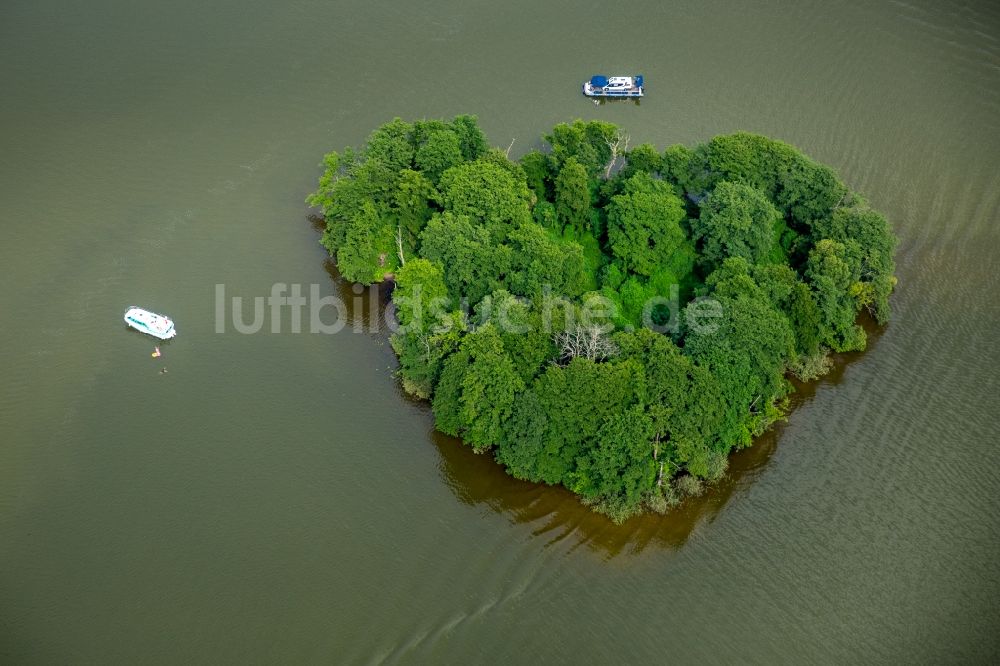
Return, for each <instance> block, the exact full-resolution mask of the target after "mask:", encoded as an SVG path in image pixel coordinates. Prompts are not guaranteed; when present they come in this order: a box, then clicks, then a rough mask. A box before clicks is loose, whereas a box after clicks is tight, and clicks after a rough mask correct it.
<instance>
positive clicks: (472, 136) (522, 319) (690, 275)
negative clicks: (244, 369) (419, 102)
mask: <svg viewBox="0 0 1000 666" xmlns="http://www.w3.org/2000/svg"><path fill="white" fill-rule="evenodd" d="M625 136H626V135H624V134H622V133H621V131H620V130H619V129H618V128H617V127H615V126H614V125H612V124H610V123H605V122H599V121H591V122H584V121H580V120H577V121H575V122H573V123H568V124H566V123H563V124H560V125H557V126H556V127H555V128H554V129H553V131H552V133H551V134H549V135H547V136H546V137H545V143H546V146H545V150H542V151H532V152H529V153H528V154H526V155H524V156H523V157H522V158H521V159H520V161H519V162H514V161H511V160H510V159H509V158H508V157H507V155H506V154H505V153H504V152H503V151H500V150H497V149H492V148H489V147H488V144H487V142H486V139H485V137H484V136H483V134H482V132H481V131H480V129H479V127H478V125H477V124H476V120H475V118H474V117H472V116H458V117H456V118H455V119H454V120H452V121H451V122H443V121H437V120H432V121H416V122H413V123H407V122H404V121H402V120H399V119H396V120H394V121H392V122H390V123H386V124H385V125H383V126H382V127H380V128H378V129H377V130H375V132H373V133H372V135H371V136H370V137H369V138H368V141H367V144H366V146H365V147H364V148H363V149H362V150H359V151H354V150H351V149H347V150H345V151H344V152H343V153H330V154H329V155H327V156H326V158H325V161H324V164H325V167H326V168H325V172H324V174H323V176H322V178H321V179H320V183H319V188H318V189H317V191H316V192H315V193H314V194H312V195H311V196H310V197H309V203H310V204H312V205H314V206H319V207H321V208H322V209H323V214H324V216H325V219H326V225H327V226H326V232H325V234H324V236H323V239H322V243H323V245H324V246H325V247H326V248H327V249H328V250H329V252H330V254H331V255H332V256H333V257H335V259H336V261H337V265H338V268H339V269H340V271H341V273H342V275H343V276H344V277H345V278H347V279H348V280H352V281H356V282H360V283H363V284H371V283H373V282H378V281H381V280H383V279H387V278H390V277H392V278H394V279H395V282H396V288H395V291H394V292H393V302H394V305H395V307H396V311H397V317H398V320H399V323H400V324H401V327H400V329H399V330H398V331H397V332H396V333H394V334H393V336H392V345H393V348H394V350H395V351H396V353H397V355H398V357H399V361H400V370H399V375H400V378H401V380H402V382H403V386H404V388H405V389H406V390H407V391H408V392H409V393H411V394H413V395H415V396H418V397H421V398H424V399H426V400H429V401H431V404H432V407H433V411H434V417H435V421H436V425H437V427H438V429H439V430H441V431H442V432H445V433H447V434H450V435H454V436H457V437H461V438H462V439H463V440H464V441H465V442H466V443H467V444H469V445H470V446H472V447H473V448H475V449H476V450H477V451H491V452H493V454H494V455H495V457H496V459H497V460H498V461H499V462H500V463H502V464H503V465H505V466H506V468H507V470H508V472H509V473H510V474H512V475H513V476H515V477H517V478H520V479H526V480H530V481H535V482H544V483H547V484H560V485H563V486H565V487H567V488H569V489H570V490H572V491H573V492H575V493H577V494H578V495H579V496H580V497H581V498H582V499H583V501H585V502H586V503H588V504H590V505H592V506H593V507H595V508H596V509H597V510H599V511H602V512H604V513H606V514H608V515H609V516H611V517H612V518H613V519H614V520H616V521H620V520H624V519H625V518H627V517H628V516H630V515H633V514H635V513H637V512H640V511H642V510H644V509H653V510H657V511H664V510H667V509H669V508H670V507H671V506H674V505H675V504H676V503H677V502H678V501H679V500H680V498H681V497H682V496H684V495H685V494H695V493H697V492H700V490H701V487H702V482H703V481H708V482H711V481H714V480H717V479H718V478H720V477H721V476H722V475H723V474H725V471H726V467H727V460H728V455H729V453H730V452H731V451H732V450H734V449H736V448H741V447H745V446H749V445H750V444H751V443H752V441H753V438H754V437H756V436H758V435H760V434H761V433H762V432H764V430H765V429H767V428H768V427H769V426H770V425H771V424H773V423H774V422H775V421H776V420H778V419H779V418H781V417H782V414H783V411H784V409H785V404H786V401H787V400H786V398H787V395H788V394H789V393H790V392H791V390H792V385H791V383H790V382H789V381H788V379H787V376H788V375H794V376H797V377H799V378H800V379H806V380H808V379H813V378H815V377H817V376H819V375H820V374H822V373H823V372H825V371H826V370H827V369H828V368H829V360H828V356H829V353H830V352H831V351H834V352H841V351H854V350H861V349H864V347H865V343H866V336H865V332H864V330H863V329H862V328H861V326H860V325H859V324H858V321H857V320H858V317H859V314H860V313H862V312H867V313H870V315H871V316H872V317H873V318H874V319H875V321H877V322H878V323H879V324H884V323H885V322H886V321H887V320H888V317H889V303H888V299H889V295H890V293H891V291H892V289H893V287H894V285H895V282H896V279H895V277H894V276H893V271H894V270H895V265H894V262H893V254H894V250H895V246H896V239H895V237H894V236H893V234H892V231H891V229H890V227H889V225H888V223H887V222H886V220H885V218H883V217H882V216H881V215H880V214H878V213H877V212H875V211H874V210H872V209H871V208H869V207H868V205H867V204H866V203H865V202H864V200H862V199H861V197H859V196H858V195H857V194H855V193H853V192H851V191H850V190H849V189H848V188H847V187H846V186H845V185H844V184H843V183H842V182H841V181H840V180H839V179H838V178H837V176H836V174H835V173H834V172H833V171H832V170H831V169H830V168H829V167H826V166H823V165H821V164H818V163H817V162H815V161H813V160H811V159H810V158H808V157H806V156H805V155H803V154H802V153H801V152H799V151H798V150H796V149H795V148H793V147H792V146H790V145H788V144H785V143H782V142H780V141H775V140H773V139H769V138H766V137H763V136H759V135H755V134H749V133H742V132H741V133H736V134H731V135H726V136H718V137H715V138H714V139H712V140H711V141H709V142H708V143H705V144H701V145H699V146H696V147H694V148H689V147H685V146H672V147H670V148H668V149H667V150H666V151H664V152H662V153H661V152H659V151H658V150H656V149H655V148H654V147H653V146H651V145H649V144H642V145H639V146H637V147H635V148H634V149H632V150H631V151H628V152H624V150H625V149H624V148H623V146H627V145H628V142H627V138H624V139H623V137H625ZM622 157H624V160H623V159H622ZM616 169H617V171H616Z"/></svg>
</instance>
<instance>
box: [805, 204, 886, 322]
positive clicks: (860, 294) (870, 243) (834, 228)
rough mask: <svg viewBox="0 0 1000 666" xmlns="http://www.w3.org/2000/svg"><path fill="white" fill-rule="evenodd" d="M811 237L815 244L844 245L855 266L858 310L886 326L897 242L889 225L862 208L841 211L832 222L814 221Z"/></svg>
mask: <svg viewBox="0 0 1000 666" xmlns="http://www.w3.org/2000/svg"><path fill="white" fill-rule="evenodd" d="M812 233H813V238H814V239H815V240H816V241H820V240H822V239H830V240H834V241H837V242H839V243H843V244H844V250H845V253H846V254H847V255H848V256H849V261H850V262H851V264H852V278H854V282H853V283H852V285H851V292H852V295H854V296H855V298H856V299H857V303H858V307H866V308H868V309H869V310H870V311H871V312H872V314H873V315H874V316H875V318H876V319H877V320H878V322H879V323H882V324H884V323H885V322H886V321H887V320H888V319H889V294H890V293H892V289H893V287H894V286H895V285H896V278H895V277H894V276H893V272H894V271H895V270H896V263H895V261H894V259H893V256H894V254H895V252H896V238H895V236H893V234H892V230H891V229H890V228H889V223H888V222H886V220H885V218H884V217H882V216H881V215H879V214H878V213H876V212H875V211H873V210H871V209H870V208H867V207H865V206H863V205H859V206H856V207H852V208H840V209H838V210H836V211H835V212H834V213H833V215H832V216H831V217H830V218H827V219H823V220H817V221H815V222H814V223H813V228H812ZM817 244H818V243H817Z"/></svg>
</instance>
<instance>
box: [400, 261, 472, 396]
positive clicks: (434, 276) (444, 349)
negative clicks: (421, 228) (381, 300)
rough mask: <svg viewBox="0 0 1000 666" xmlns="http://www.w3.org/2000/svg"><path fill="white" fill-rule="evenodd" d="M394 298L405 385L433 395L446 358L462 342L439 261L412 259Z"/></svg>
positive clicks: (402, 272)
mask: <svg viewBox="0 0 1000 666" xmlns="http://www.w3.org/2000/svg"><path fill="white" fill-rule="evenodd" d="M392 302H393V305H394V307H395V309H396V317H397V319H398V321H399V323H400V325H401V329H400V330H399V331H398V332H396V333H394V334H393V336H392V339H391V342H392V348H393V349H394V350H395V352H396V355H397V356H399V365H400V369H399V374H400V377H401V378H402V380H403V388H404V389H406V391H407V392H408V393H410V394H412V395H415V396H417V397H420V398H425V399H426V398H429V397H430V396H431V394H432V392H433V390H434V384H435V382H436V381H437V377H438V375H439V374H440V372H441V364H442V362H443V361H444V359H445V358H446V357H447V356H448V355H449V354H451V353H452V352H453V351H454V350H455V348H457V346H458V343H459V342H460V339H461V338H460V331H461V329H462V327H461V318H460V317H459V316H458V314H457V313H454V312H451V311H450V307H451V306H452V305H453V303H452V302H451V298H450V297H449V295H448V290H447V288H446V287H445V284H444V275H443V273H442V271H441V267H440V266H439V265H438V264H434V263H431V262H430V261H427V260H426V259H416V258H415V259H411V260H410V261H407V262H406V265H405V266H403V267H401V268H400V269H399V270H398V271H397V272H396V288H395V290H393V292H392Z"/></svg>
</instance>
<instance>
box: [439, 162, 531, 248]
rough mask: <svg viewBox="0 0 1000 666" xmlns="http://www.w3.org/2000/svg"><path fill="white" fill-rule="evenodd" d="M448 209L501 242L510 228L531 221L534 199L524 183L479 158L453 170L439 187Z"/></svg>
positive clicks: (447, 173) (443, 202) (509, 172)
mask: <svg viewBox="0 0 1000 666" xmlns="http://www.w3.org/2000/svg"><path fill="white" fill-rule="evenodd" d="M438 189H439V191H440V193H441V203H442V204H443V205H444V208H445V210H447V211H451V212H452V213H455V214H456V215H461V216H468V217H469V218H470V219H471V220H474V221H475V222H476V223H477V225H481V226H482V227H484V228H485V229H487V230H488V231H489V232H490V234H491V235H492V237H493V239H494V240H502V239H503V238H504V237H505V236H506V234H507V233H508V231H509V230H510V228H511V227H514V226H518V225H521V224H524V223H525V222H527V221H529V220H530V219H531V210H530V209H529V207H528V204H529V202H530V199H531V195H530V191H529V190H528V186H527V185H526V184H525V183H524V180H523V178H522V180H521V181H520V182H518V181H516V180H515V179H514V176H513V175H512V173H511V171H510V170H509V169H507V168H504V167H503V166H500V165H499V164H497V163H496V162H494V161H492V160H487V159H479V160H476V161H475V162H466V163H464V164H460V165H459V166H456V167H452V168H451V169H448V170H447V171H445V172H444V175H443V176H441V182H440V184H439V186H438Z"/></svg>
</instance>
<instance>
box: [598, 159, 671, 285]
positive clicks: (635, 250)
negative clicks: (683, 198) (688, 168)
mask: <svg viewBox="0 0 1000 666" xmlns="http://www.w3.org/2000/svg"><path fill="white" fill-rule="evenodd" d="M607 210H608V243H609V245H610V246H611V252H612V254H613V255H614V257H615V259H616V260H617V261H619V262H620V263H621V264H622V266H623V267H624V268H626V269H627V270H628V271H630V272H632V273H636V274H638V275H645V276H647V277H648V276H650V275H652V274H653V273H655V272H656V270H657V268H658V267H660V266H662V265H664V264H667V263H669V262H670V261H671V259H672V257H673V256H674V254H675V253H676V252H678V251H681V250H682V246H683V245H684V244H685V243H686V242H687V240H686V238H685V234H684V231H683V230H682V229H681V225H680V222H681V220H682V219H684V207H683V206H682V205H681V202H680V199H678V198H677V196H676V195H675V194H674V193H673V191H672V190H671V188H670V186H669V185H667V184H666V183H664V182H663V181H658V180H653V179H652V178H650V177H649V176H648V175H647V174H637V175H635V176H633V177H632V178H630V179H628V180H627V181H626V182H625V189H624V193H622V194H619V195H616V196H614V197H612V199H611V204H610V205H609V206H608V209H607Z"/></svg>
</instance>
